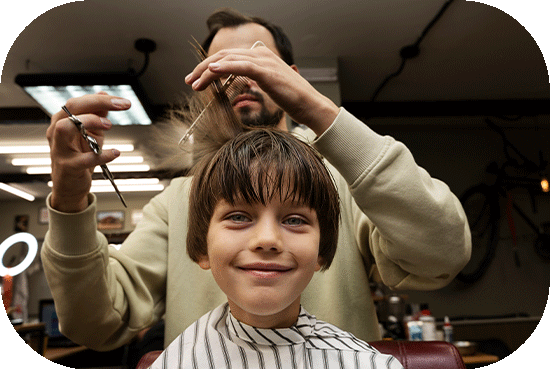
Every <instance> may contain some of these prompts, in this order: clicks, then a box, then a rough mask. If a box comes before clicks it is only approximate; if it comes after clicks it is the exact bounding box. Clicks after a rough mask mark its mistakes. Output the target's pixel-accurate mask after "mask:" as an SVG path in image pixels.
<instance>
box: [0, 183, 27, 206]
mask: <svg viewBox="0 0 550 369" xmlns="http://www.w3.org/2000/svg"><path fill="white" fill-rule="evenodd" d="M0 190H2V191H6V192H9V193H11V194H12V195H15V196H19V197H21V198H23V199H25V200H27V201H30V202H32V201H34V199H35V197H34V196H33V195H31V194H30V193H28V192H25V191H22V190H20V189H18V188H15V187H12V186H10V185H7V184H5V183H2V182H0Z"/></svg>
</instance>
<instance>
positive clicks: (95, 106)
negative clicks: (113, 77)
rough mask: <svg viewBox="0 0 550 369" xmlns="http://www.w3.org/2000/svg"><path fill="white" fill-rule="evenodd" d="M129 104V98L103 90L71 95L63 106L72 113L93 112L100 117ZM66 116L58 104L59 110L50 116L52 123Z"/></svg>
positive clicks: (129, 105)
mask: <svg viewBox="0 0 550 369" xmlns="http://www.w3.org/2000/svg"><path fill="white" fill-rule="evenodd" d="M131 105H132V103H131V102H130V100H127V99H124V98H122V97H118V96H112V95H109V94H107V93H105V92H100V93H96V94H89V95H84V96H80V97H73V98H70V99H69V100H67V102H66V103H65V106H66V107H67V109H68V110H69V111H70V112H71V113H72V114H73V115H79V114H95V115H98V116H101V117H106V116H107V113H108V112H109V111H120V110H127V109H129V108H130V107H131ZM66 117H67V113H65V112H64V111H63V110H61V106H60V107H59V111H58V112H57V113H55V114H54V115H53V116H52V123H55V122H57V121H58V120H60V119H62V118H66Z"/></svg>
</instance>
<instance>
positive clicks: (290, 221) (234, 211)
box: [199, 197, 322, 328]
mask: <svg viewBox="0 0 550 369" xmlns="http://www.w3.org/2000/svg"><path fill="white" fill-rule="evenodd" d="M319 241H320V229H319V222H318V219H317V214H316V213H315V211H314V210H313V209H311V208H309V207H308V206H303V205H298V204H296V203H293V202H291V201H285V202H281V200H280V199H279V198H277V197H274V198H273V199H272V201H271V202H269V203H268V204H267V205H265V206H264V205H262V204H260V203H257V204H248V203H246V202H243V201H237V202H236V203H235V204H234V205H231V204H229V203H228V202H226V201H224V200H220V202H219V203H218V204H217V206H216V208H215V209H214V214H213V216H212V220H211V222H210V227H209V230H208V235H207V245H208V256H204V257H203V258H202V259H201V260H200V261H199V265H200V266H201V267H202V268H203V269H211V270H212V274H213V276H214V278H215V279H216V282H217V283H218V285H219V286H220V288H221V289H222V290H223V292H224V293H225V294H226V295H227V298H228V301H229V305H230V307H231V313H232V314H233V316H235V318H237V319H238V320H240V321H242V322H243V323H246V324H248V325H252V326H255V327H259V328H281V327H290V326H291V325H292V324H294V323H295V321H296V319H297V318H298V313H299V310H300V295H301V293H302V291H303V290H304V289H305V287H306V286H307V285H308V283H309V281H310V280H311V278H312V277H313V274H314V272H315V271H318V270H319V269H320V268H321V264H322V263H321V258H320V257H319Z"/></svg>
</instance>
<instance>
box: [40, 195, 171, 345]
mask: <svg viewBox="0 0 550 369" xmlns="http://www.w3.org/2000/svg"><path fill="white" fill-rule="evenodd" d="M89 196H90V197H89V203H90V205H89V206H88V208H87V209H86V210H84V211H83V212H81V213H77V214H66V213H61V212H58V211H56V210H54V209H52V208H51V207H50V206H49V198H48V199H47V204H48V207H49V212H50V225H49V230H48V232H47V234H46V236H45V240H44V245H43V247H42V251H41V257H42V263H43V266H44V272H45V274H46V279H47V281H48V285H49V286H50V289H51V292H52V296H53V298H54V300H55V304H56V312H57V314H58V318H59V325H60V330H61V332H62V333H63V334H64V335H65V336H67V337H68V338H70V339H71V340H73V341H74V342H75V343H78V344H81V345H85V346H87V347H89V348H91V349H94V350H98V351H104V350H112V349H114V348H117V347H120V346H122V345H123V344H125V343H127V342H129V341H130V340H131V339H132V338H133V337H134V336H135V335H136V334H137V333H138V332H139V331H140V330H142V329H144V328H146V327H148V326H150V325H152V324H153V323H154V322H156V321H157V320H159V319H160V317H161V316H162V314H163V313H164V306H165V286H166V257H167V255H166V254H167V252H166V249H167V227H168V222H167V215H166V209H167V194H165V193H161V194H159V195H157V196H156V197H155V198H153V199H152V200H151V201H150V202H149V204H147V205H146V206H145V207H144V209H143V214H144V216H143V220H142V221H141V222H140V223H139V224H138V226H137V227H136V229H135V230H134V231H133V232H132V233H131V234H130V236H129V237H128V238H127V239H126V240H125V241H124V243H123V245H122V247H121V248H120V250H116V249H115V248H114V247H110V246H109V245H108V243H107V239H106V238H105V236H104V235H103V234H102V233H101V232H99V231H98V230H97V223H96V198H95V196H94V195H93V194H90V195H89Z"/></svg>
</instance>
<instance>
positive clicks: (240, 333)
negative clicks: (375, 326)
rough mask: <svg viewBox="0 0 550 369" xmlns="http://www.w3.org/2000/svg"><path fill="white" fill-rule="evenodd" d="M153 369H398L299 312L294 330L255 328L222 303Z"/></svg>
mask: <svg viewBox="0 0 550 369" xmlns="http://www.w3.org/2000/svg"><path fill="white" fill-rule="evenodd" d="M151 368H152V369H168V368H169V369H172V368H174V369H175V368H185V369H187V368H189V369H203V368H204V369H214V368H216V369H219V368H227V369H249V368H250V369H286V368H289V369H306V368H311V369H343V368H346V369H347V368H350V369H351V368H357V369H359V368H361V369H398V368H403V366H402V365H401V364H400V363H399V362H398V361H397V359H395V358H394V357H393V356H389V355H385V354H381V353H380V352H378V351H377V350H376V349H374V348H373V347H372V346H370V345H369V344H367V343H365V342H363V341H361V340H359V339H357V338H355V337H354V336H353V335H352V334H351V333H348V332H344V331H342V330H341V329H339V328H337V327H335V326H333V325H331V324H328V323H325V322H322V321H318V320H317V319H316V318H315V317H314V316H312V315H309V314H308V313H307V312H306V311H305V309H304V308H303V307H302V308H301V311H300V316H299V317H298V321H297V322H296V324H295V325H293V326H292V327H290V328H284V329H259V328H255V327H251V326H248V325H245V324H243V323H241V322H239V321H238V320H237V319H235V318H234V317H233V315H231V313H230V311H229V305H228V304H227V303H226V304H224V305H221V306H219V307H218V308H216V309H214V310H212V311H211V312H210V313H208V314H206V315H204V316H203V317H202V318H200V319H199V320H197V321H196V322H195V323H193V324H192V325H191V326H190V327H189V328H187V329H186V330H185V332H183V333H182V334H181V335H180V336H178V338H176V339H175V340H174V341H173V342H172V343H171V344H170V345H169V346H168V348H167V349H166V350H164V352H163V353H162V354H161V355H160V356H159V357H158V359H157V360H156V361H155V362H154V363H153V365H152V366H151Z"/></svg>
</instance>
